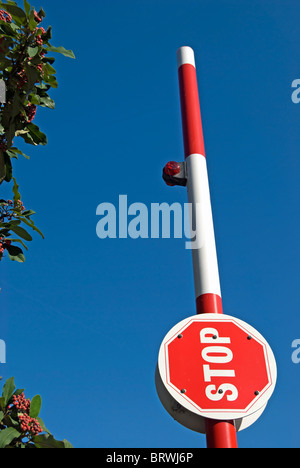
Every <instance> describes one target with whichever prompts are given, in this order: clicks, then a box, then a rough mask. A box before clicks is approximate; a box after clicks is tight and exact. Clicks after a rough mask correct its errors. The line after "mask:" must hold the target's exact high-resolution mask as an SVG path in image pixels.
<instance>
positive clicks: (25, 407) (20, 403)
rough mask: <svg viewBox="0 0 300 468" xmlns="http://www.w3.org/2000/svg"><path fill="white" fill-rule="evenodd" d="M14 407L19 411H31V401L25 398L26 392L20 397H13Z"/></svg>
mask: <svg viewBox="0 0 300 468" xmlns="http://www.w3.org/2000/svg"><path fill="white" fill-rule="evenodd" d="M13 405H14V406H15V407H16V408H17V409H18V410H19V411H27V412H29V410H30V400H29V399H26V398H25V395H24V392H22V393H21V394H20V395H13Z"/></svg>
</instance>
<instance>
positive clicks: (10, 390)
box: [2, 377, 16, 406]
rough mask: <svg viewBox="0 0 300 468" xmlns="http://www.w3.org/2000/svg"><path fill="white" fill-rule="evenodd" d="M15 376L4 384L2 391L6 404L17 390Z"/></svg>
mask: <svg viewBox="0 0 300 468" xmlns="http://www.w3.org/2000/svg"><path fill="white" fill-rule="evenodd" d="M15 388H16V386H15V378H14V377H11V378H10V379H8V380H7V381H6V382H5V384H4V386H3V391H2V396H3V398H4V404H5V406H6V405H7V404H8V402H9V400H10V399H11V397H12V396H13V394H14V391H15Z"/></svg>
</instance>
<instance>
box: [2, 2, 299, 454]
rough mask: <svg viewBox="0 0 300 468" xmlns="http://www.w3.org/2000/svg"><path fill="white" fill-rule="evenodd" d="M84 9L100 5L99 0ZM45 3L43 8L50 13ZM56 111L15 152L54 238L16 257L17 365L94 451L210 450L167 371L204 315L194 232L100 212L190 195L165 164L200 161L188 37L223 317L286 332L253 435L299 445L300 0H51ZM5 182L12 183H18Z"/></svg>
mask: <svg viewBox="0 0 300 468" xmlns="http://www.w3.org/2000/svg"><path fill="white" fill-rule="evenodd" d="M83 5H84V6H83ZM39 6H40V5H38V4H36V8H37V9H38V8H39ZM41 6H43V7H44V9H45V11H46V14H47V18H46V20H45V24H46V26H47V25H48V24H51V25H52V27H53V40H52V42H53V44H54V45H64V46H65V47H66V48H67V49H69V48H71V49H73V50H74V52H75V54H76V61H74V60H71V59H67V58H65V57H58V58H57V61H56V68H57V70H58V81H59V88H58V89H57V90H54V91H53V92H52V97H53V98H54V99H55V101H56V109H55V110H54V111H50V110H47V109H45V110H44V109H42V110H38V113H37V117H36V123H37V124H38V125H39V126H40V127H41V129H42V130H43V131H45V133H46V134H47V135H48V139H49V144H48V145H47V146H46V147H38V148H33V147H26V146H25V145H24V147H23V149H24V150H25V147H26V153H27V154H28V153H29V154H30V156H31V159H30V161H27V160H19V161H17V162H16V164H15V166H14V167H15V171H16V172H15V173H16V177H17V179H18V181H19V184H20V189H21V193H22V196H23V202H24V204H25V206H26V207H28V208H32V209H35V210H36V212H37V215H36V216H35V222H36V224H37V225H38V226H39V227H40V229H41V230H42V231H43V233H44V234H45V240H42V239H41V238H40V237H39V236H38V235H36V236H34V240H33V242H32V243H31V245H30V246H29V247H30V249H29V252H28V253H27V255H26V263H25V264H17V263H12V262H10V261H9V260H8V259H7V260H6V261H3V262H1V269H0V280H1V310H2V320H1V324H2V325H1V336H0V338H1V339H4V340H5V342H6V345H7V364H5V365H4V364H1V365H0V373H1V375H3V377H4V378H8V377H10V376H12V375H13V376H15V379H16V384H17V386H18V387H21V388H25V389H26V395H27V396H28V397H32V396H33V395H35V394H36V393H40V394H41V395H42V398H43V407H42V413H41V416H42V418H43V419H44V421H45V423H46V425H47V427H49V429H50V430H51V431H52V432H53V434H54V435H55V436H56V437H57V438H67V439H68V440H70V441H71V442H72V443H73V444H74V446H77V447H170V448H171V447H187V448H188V447H204V446H205V445H206V444H205V437H204V436H202V435H199V434H197V433H194V432H191V431H189V430H188V429H185V428H184V427H181V426H180V425H179V424H178V423H176V422H175V421H173V420H172V418H171V417H170V416H169V415H168V414H167V413H166V411H165V410H164V408H163V407H162V405H161V403H160V401H159V400H158V397H157V395H156V390H155V385H154V371H155V366H156V361H157V355H158V350H159V346H160V343H161V341H162V339H163V337H164V336H165V334H166V333H167V332H168V331H169V329H170V328H171V327H172V326H173V325H175V324H176V323H177V322H179V321H180V320H182V319H184V318H185V317H187V316H189V315H193V314H195V313H196V311H195V302H194V286H193V270H192V258H191V252H190V251H187V250H185V248H184V243H185V241H184V239H172V238H171V239H136V240H134V239H106V240H101V239H99V238H98V237H97V235H96V224H97V221H98V219H99V217H97V216H96V208H97V206H98V204H100V203H102V202H111V203H115V204H117V202H118V197H119V195H120V194H126V195H127V196H128V202H129V203H133V202H142V203H145V204H146V205H147V206H149V207H150V204H151V203H152V202H160V203H161V202H168V203H172V202H175V201H178V202H180V203H185V202H186V201H187V197H186V190H185V189H183V188H180V187H174V188H171V187H167V186H166V185H165V184H164V182H163V181H162V178H161V172H162V168H163V166H164V164H165V163H166V162H167V161H169V160H178V161H181V160H182V159H183V143H182V132H181V117H180V106H179V91H178V78H177V64H176V50H177V49H178V48H179V47H180V46H183V45H189V46H191V47H192V48H193V49H194V51H195V56H196V64H197V73H198V84H199V93H200V101H201V111H202V119H203V128H204V138H205V146H206V154H207V163H208V171H209V179H210V189H211V199H212V206H213V215H214V224H215V234H216V241H217V250H218V259H219V268H220V279H221V288H222V297H223V307H224V312H225V313H227V314H230V315H235V316H237V317H239V318H241V319H242V320H244V321H246V322H249V323H250V324H251V325H252V326H254V327H255V328H256V329H257V330H259V331H260V333H262V334H263V335H264V336H265V338H266V339H267V340H268V342H269V343H270V345H271V347H272V349H273V351H274V354H275V356H276V359H277V364H278V383H277V387H276V390H275V393H274V395H273V397H272V399H271V400H270V402H269V404H268V407H267V409H266V411H265V412H264V414H263V416H262V417H261V418H260V420H259V421H258V422H256V423H255V424H254V425H253V426H252V427H251V428H249V429H247V430H245V431H243V432H240V433H239V434H238V443H239V446H240V447H297V446H299V445H300V443H299V430H298V420H299V416H300V403H299V401H300V400H299V388H300V364H299V365H296V364H293V363H292V360H291V354H292V348H291V343H292V341H293V340H294V339H297V338H300V319H299V316H300V314H299V312H300V299H299V263H300V248H299V237H300V222H299V197H300V184H299V175H300V158H299V145H300V104H298V105H297V104H294V103H293V102H292V100H291V93H292V88H291V83H292V81H293V80H294V79H297V78H300V62H299V50H298V49H299V40H300V24H299V15H300V6H299V2H298V1H297V0H285V1H283V0H282V1H279V0H275V1H274V0H273V1H264V2H262V1H261V0H159V1H158V0H129V1H128V2H124V1H123V0H101V1H100V2H99V1H96V0H91V1H90V2H88V3H86V4H83V3H82V2H79V1H77V0H74V1H72V2H71V1H67V0H66V1H64V2H61V1H58V0H51V1H50V2H45V3H44V4H41ZM1 189H2V190H3V193H7V187H4V185H2V187H1Z"/></svg>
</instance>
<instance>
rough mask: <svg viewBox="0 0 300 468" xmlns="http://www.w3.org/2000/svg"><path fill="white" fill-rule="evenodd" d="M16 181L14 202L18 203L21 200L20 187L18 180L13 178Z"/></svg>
mask: <svg viewBox="0 0 300 468" xmlns="http://www.w3.org/2000/svg"><path fill="white" fill-rule="evenodd" d="M13 181H14V186H13V193H14V202H17V201H18V200H21V195H20V192H19V186H18V184H17V181H16V179H15V178H14V177H13Z"/></svg>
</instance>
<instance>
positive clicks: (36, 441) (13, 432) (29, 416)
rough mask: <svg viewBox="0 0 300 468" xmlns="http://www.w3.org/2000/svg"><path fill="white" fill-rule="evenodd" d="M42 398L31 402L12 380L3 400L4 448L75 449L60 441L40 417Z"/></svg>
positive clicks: (0, 431) (0, 434) (0, 433)
mask: <svg viewBox="0 0 300 468" xmlns="http://www.w3.org/2000/svg"><path fill="white" fill-rule="evenodd" d="M41 405H42V399H41V397H40V395H36V396H35V397H33V398H32V399H31V400H30V399H29V398H26V397H25V394H24V390H23V389H16V387H15V381H14V377H11V378H10V379H8V380H7V381H6V382H5V384H4V386H3V392H2V397H0V448H73V447H72V445H71V444H70V442H68V441H67V440H62V441H60V440H56V439H55V438H54V437H53V435H52V434H51V433H50V432H49V431H48V429H46V427H45V424H44V422H43V420H42V419H41V418H40V417H39V413H40V410H41Z"/></svg>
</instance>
